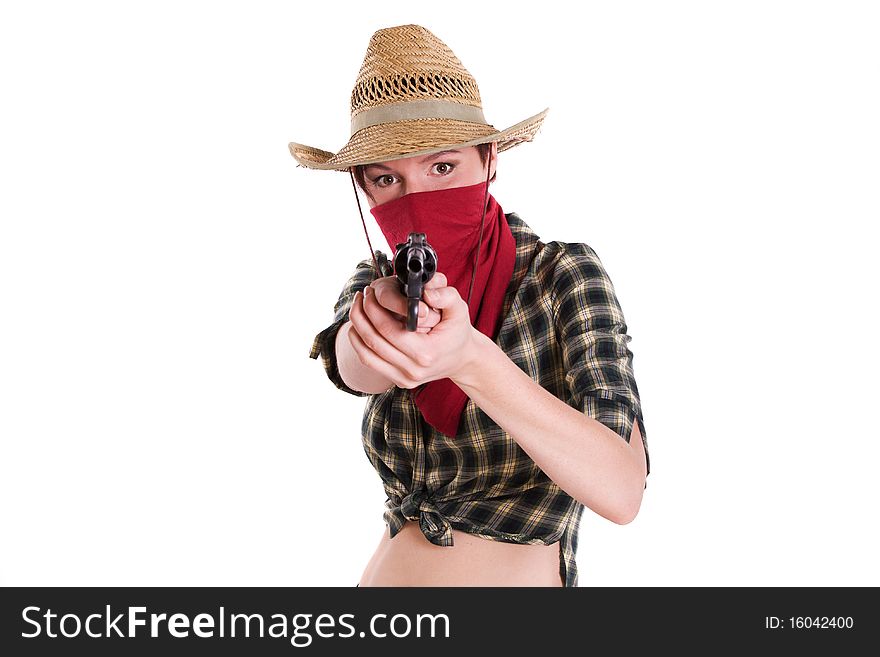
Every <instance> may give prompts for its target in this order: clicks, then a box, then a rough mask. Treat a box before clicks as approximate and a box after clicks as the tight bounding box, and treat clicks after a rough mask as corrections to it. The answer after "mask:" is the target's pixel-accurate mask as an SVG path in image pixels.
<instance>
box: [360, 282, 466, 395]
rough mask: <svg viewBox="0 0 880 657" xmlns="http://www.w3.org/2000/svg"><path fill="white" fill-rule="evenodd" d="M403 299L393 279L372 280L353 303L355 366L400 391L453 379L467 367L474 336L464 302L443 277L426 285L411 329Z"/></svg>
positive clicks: (397, 284) (398, 286)
mask: <svg viewBox="0 0 880 657" xmlns="http://www.w3.org/2000/svg"><path fill="white" fill-rule="evenodd" d="M406 309H407V299H406V297H405V296H403V294H402V293H401V292H400V283H399V281H398V280H397V278H396V277H394V276H386V277H383V278H379V279H377V280H375V281H373V282H372V283H371V284H370V286H369V287H367V288H365V289H364V294H361V293H360V292H358V294H357V295H356V296H355V298H354V301H353V302H352V306H351V311H350V312H349V320H350V321H351V325H352V326H351V331H350V332H349V338H350V340H351V345H352V347H353V348H354V350H355V353H356V354H357V356H358V359H359V360H360V362H361V363H362V364H363V365H365V366H367V367H369V368H371V369H373V370H375V371H376V372H378V373H380V374H382V375H384V376H386V377H388V378H389V379H390V380H391V381H393V382H394V384H395V385H397V386H399V387H401V388H417V387H418V386H420V385H421V384H423V383H427V382H428V381H434V380H437V379H444V378H454V377H455V376H456V375H457V374H458V372H460V371H461V370H462V369H463V368H464V367H466V366H467V365H469V363H470V361H471V359H472V354H473V353H474V351H475V350H474V348H473V347H474V341H475V336H474V333H475V332H476V329H475V328H474V327H473V326H472V325H471V321H470V315H469V312H468V307H467V303H465V301H464V300H463V299H462V298H461V296H460V295H459V293H458V290H456V289H455V288H454V287H451V286H448V285H447V280H446V276H445V275H444V274H443V273H442V272H436V273H435V274H434V276H433V278H431V280H430V281H428V282H427V283H426V284H425V287H424V290H423V294H422V301H420V302H419V323H418V328H417V329H416V331H407V330H406Z"/></svg>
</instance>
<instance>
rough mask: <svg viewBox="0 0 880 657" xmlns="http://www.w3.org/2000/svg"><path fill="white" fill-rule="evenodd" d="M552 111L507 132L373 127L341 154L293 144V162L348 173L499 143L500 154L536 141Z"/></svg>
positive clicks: (455, 126) (447, 122) (439, 125)
mask: <svg viewBox="0 0 880 657" xmlns="http://www.w3.org/2000/svg"><path fill="white" fill-rule="evenodd" d="M549 110H550V108H549V107H548V108H546V109H545V110H544V111H542V112H539V113H538V114H535V115H534V116H532V117H529V118H528V119H526V120H525V121H520V122H519V123H517V124H516V125H512V126H510V127H509V128H507V129H506V130H497V129H496V128H495V127H493V126H491V125H486V124H483V123H469V122H466V121H456V120H454V119H413V120H408V121H395V122H393V123H382V124H378V125H374V126H369V127H367V128H363V129H362V130H359V131H358V132H356V133H355V134H354V135H352V136H351V139H349V140H348V143H347V144H346V145H345V146H343V147H342V148H341V149H340V150H339V152H337V153H331V152H329V151H325V150H322V149H320V148H315V147H314V146H306V145H305V144H297V143H295V142H290V144H288V148H289V149H290V154H291V155H292V156H293V158H294V159H295V160H296V161H297V162H298V163H299V164H300V165H302V166H304V167H308V168H309V169H325V170H332V171H348V169H349V168H350V167H353V166H358V165H361V164H373V163H376V162H387V161H390V160H400V159H403V158H406V157H414V156H416V155H429V154H431V153H436V152H438V151H442V150H447V149H450V148H464V147H466V146H476V145H478V144H486V143H489V142H497V143H498V152H501V151H505V150H507V149H509V148H513V147H514V146H517V145H518V144H521V143H523V142H527V141H532V139H534V137H535V135H536V134H538V131H539V130H540V129H541V125H542V124H543V123H544V118H545V117H546V116H547V112H548V111H549Z"/></svg>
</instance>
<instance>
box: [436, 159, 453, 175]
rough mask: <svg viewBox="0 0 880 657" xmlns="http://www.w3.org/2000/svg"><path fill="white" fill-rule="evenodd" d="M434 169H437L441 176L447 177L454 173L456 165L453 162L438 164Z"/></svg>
mask: <svg viewBox="0 0 880 657" xmlns="http://www.w3.org/2000/svg"><path fill="white" fill-rule="evenodd" d="M434 167H435V168H436V169H437V173H439V174H440V175H441V176H445V175H446V174H447V173H451V172H452V170H453V169H454V168H455V165H454V164H452V163H451V162H438V163H437V164H435V165H434Z"/></svg>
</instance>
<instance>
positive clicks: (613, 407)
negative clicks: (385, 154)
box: [309, 213, 650, 587]
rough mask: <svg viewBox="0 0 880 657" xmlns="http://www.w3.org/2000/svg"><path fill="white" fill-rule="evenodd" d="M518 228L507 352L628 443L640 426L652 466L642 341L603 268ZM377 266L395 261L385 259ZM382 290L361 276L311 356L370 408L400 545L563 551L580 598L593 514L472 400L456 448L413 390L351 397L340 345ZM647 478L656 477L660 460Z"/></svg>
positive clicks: (585, 252) (370, 431) (574, 248)
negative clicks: (638, 365)
mask: <svg viewBox="0 0 880 657" xmlns="http://www.w3.org/2000/svg"><path fill="white" fill-rule="evenodd" d="M506 217H507V222H508V224H509V226H510V229H511V232H512V233H513V236H514V239H515V240H516V264H515V267H514V272H513V277H512V279H511V281H510V285H509V287H508V289H507V293H506V296H505V301H504V306H503V308H502V311H501V312H502V317H504V320H503V322H502V325H501V328H500V331H499V334H498V337H497V339H496V340H495V342H496V344H498V346H499V347H500V348H501V349H502V350H503V351H504V352H505V353H506V354H507V356H508V357H509V358H510V359H511V360H512V361H513V362H514V363H516V364H517V366H518V367H519V368H520V369H522V370H523V371H525V372H526V373H527V374H529V376H531V377H532V378H533V379H534V380H535V381H537V382H538V383H539V384H540V385H541V386H543V387H544V388H546V389H547V390H549V391H550V392H551V393H553V394H554V395H555V396H556V397H558V398H559V399H562V400H563V401H565V402H566V403H567V404H569V405H570V406H573V407H574V408H576V409H578V410H580V411H582V412H584V413H586V414H587V415H588V416H590V417H592V418H595V419H596V420H598V421H599V422H601V423H602V424H604V425H605V426H607V427H609V428H610V429H612V430H613V431H614V432H615V433H617V434H618V435H619V436H621V438H623V439H624V440H626V441H627V442H629V439H630V436H631V434H632V429H633V423H634V421H635V419H636V418H638V420H639V428H640V430H641V434H642V439H643V441H644V446H645V450H646V455H647V440H646V433H645V425H644V420H643V419H642V411H641V403H640V400H639V392H638V387H637V385H636V381H635V377H634V375H633V367H632V358H633V354H632V352H631V351H630V350H629V349H628V347H627V343H628V342H629V341H630V340H631V339H632V338H631V337H630V336H629V335H627V327H626V323H625V321H624V317H623V312H622V311H621V309H620V304H619V303H618V301H617V297H616V296H615V293H614V287H613V285H612V283H611V280H610V279H609V277H608V274H607V273H606V271H605V269H604V267H603V266H602V263H601V262H600V260H599V256H597V255H596V253H595V251H593V250H592V249H591V248H590V247H589V246H587V245H586V244H580V243H564V242H550V243H548V244H544V243H542V242H541V241H540V240H539V238H538V236H537V235H535V233H534V232H532V230H531V229H530V228H529V227H528V226H527V225H526V223H525V222H524V221H523V220H522V219H520V217H519V216H518V215H517V214H516V213H509V214H507V215H506ZM376 255H377V259H378V260H380V263H381V262H383V261H384V259H385V256H384V254H382V253H381V252H380V251H377V252H376ZM380 258H381V259H380ZM382 266H383V265H382V264H380V267H382ZM388 273H390V272H389V271H388V270H387V269H385V270H384V271H383V274H384V275H387V274H388ZM375 278H376V269H375V267H374V265H373V262H372V260H371V259H368V260H363V261H362V262H360V263H359V264H358V265H357V268H356V270H355V273H354V275H353V276H352V277H351V278H350V279H349V280H348V282H347V283H346V284H345V286H344V287H343V289H342V293H341V294H340V295H339V299H338V300H337V302H336V305H335V308H334V311H335V316H334V321H333V323H332V324H331V325H330V326H328V327H327V328H326V329H324V330H323V331H321V332H320V333H319V334H318V335H317V336H316V337H315V339H314V343H313V344H312V349H311V352H310V354H309V356H310V357H311V358H317V357H318V355H321V356H322V358H323V361H324V368H325V370H326V373H327V376H328V377H329V378H330V380H331V381H332V382H333V383H334V384H335V385H336V387H337V388H339V389H340V390H344V391H345V392H348V393H350V394H352V395H357V396H361V397H365V396H368V397H369V399H367V401H366V406H365V409H364V416H363V423H362V427H361V430H362V434H363V445H364V451H365V452H366V455H367V458H368V459H369V461H370V463H371V464H372V465H373V467H374V468H375V469H376V471H377V473H378V474H379V477H380V478H381V479H382V482H383V487H384V489H385V492H386V494H387V499H386V501H385V507H386V509H385V511H384V520H385V522H386V523H387V525H388V527H389V530H390V535H391V537H392V538H393V537H394V536H395V535H396V534H397V532H399V531H400V529H401V528H402V527H403V525H404V523H406V522H407V521H408V520H414V521H418V523H419V527H420V529H421V531H422V533H423V534H424V535H425V537H426V538H427V539H428V540H429V541H431V542H432V543H434V544H436V545H441V546H451V545H452V543H453V541H452V531H451V529H452V528H455V529H459V530H462V531H466V532H469V533H471V534H476V535H478V536H481V537H483V538H486V539H489V540H494V541H502V542H507V543H528V544H544V545H549V544H552V543H554V542H556V541H560V542H561V550H560V565H559V573H560V577H561V579H562V581H563V582H564V585H565V586H567V587H576V586H577V585H578V572H577V562H576V552H577V543H578V528H579V526H580V520H581V516H582V514H583V510H584V508H585V507H584V506H583V505H582V504H580V503H579V502H577V501H576V500H574V499H573V498H572V497H571V496H570V495H568V494H567V493H566V492H565V491H563V490H562V489H561V488H559V486H557V485H556V484H555V483H554V482H553V481H551V480H550V478H549V477H548V476H547V475H546V474H544V472H543V471H542V470H541V469H540V468H539V467H538V466H537V465H536V464H535V462H534V461H532V459H531V457H529V456H528V455H527V454H526V453H525V452H524V451H523V450H522V448H521V447H520V446H519V445H518V444H517V443H516V441H515V440H513V438H511V437H510V435H509V434H507V433H506V432H505V431H503V430H502V429H501V428H500V427H499V426H498V425H497V424H496V423H495V422H494V421H493V420H492V419H491V418H490V417H489V416H488V415H486V414H485V413H483V411H482V410H481V409H480V408H479V407H477V406H476V405H475V404H474V402H473V401H472V400H470V399H469V400H468V401H467V404H466V406H465V409H464V412H463V413H462V416H461V423H460V425H459V429H458V435H457V436H456V437H455V439H450V438H447V437H446V436H444V435H443V434H442V433H440V432H438V431H435V430H434V428H433V427H432V426H431V425H429V424H428V423H427V422H425V421H424V419H423V418H422V416H421V413H420V412H419V410H418V407H417V406H416V405H415V402H414V401H413V400H412V398H411V393H410V390H408V389H404V388H399V387H397V386H393V387H391V388H390V389H389V390H386V391H385V392H382V393H379V394H374V395H368V393H364V392H360V391H358V390H353V389H352V388H349V387H348V386H347V385H346V384H345V382H344V381H343V380H342V378H341V377H340V376H339V370H338V368H337V363H336V354H335V341H336V334H337V332H338V331H339V328H340V327H341V326H342V325H343V324H344V323H345V322H346V321H348V312H349V308H350V307H351V302H352V298H353V297H354V295H355V293H356V292H357V291H358V290H363V289H364V287H366V286H367V285H369V283H370V282H371V281H372V280H374V279H375ZM647 467H648V471H649V472H650V460H648V464H647Z"/></svg>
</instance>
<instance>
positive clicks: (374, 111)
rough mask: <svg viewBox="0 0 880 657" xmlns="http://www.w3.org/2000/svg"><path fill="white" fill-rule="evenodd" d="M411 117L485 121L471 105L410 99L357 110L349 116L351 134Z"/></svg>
mask: <svg viewBox="0 0 880 657" xmlns="http://www.w3.org/2000/svg"><path fill="white" fill-rule="evenodd" d="M413 119H455V120H458V121H468V122H469V123H482V124H484V125H488V123H486V119H485V117H484V116H483V110H482V109H480V108H479V107H474V106H473V105H465V104H463V103H453V102H449V101H447V100H410V101H408V102H403V103H390V104H388V105H382V106H381V107H373V108H370V109H367V110H363V111H361V112H358V113H357V114H356V115H354V116H353V117H352V118H351V134H352V135H354V133H356V132H357V131H358V130H363V129H364V128H369V127H370V126H373V125H379V124H380V123H391V122H393V121H410V120H413Z"/></svg>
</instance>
